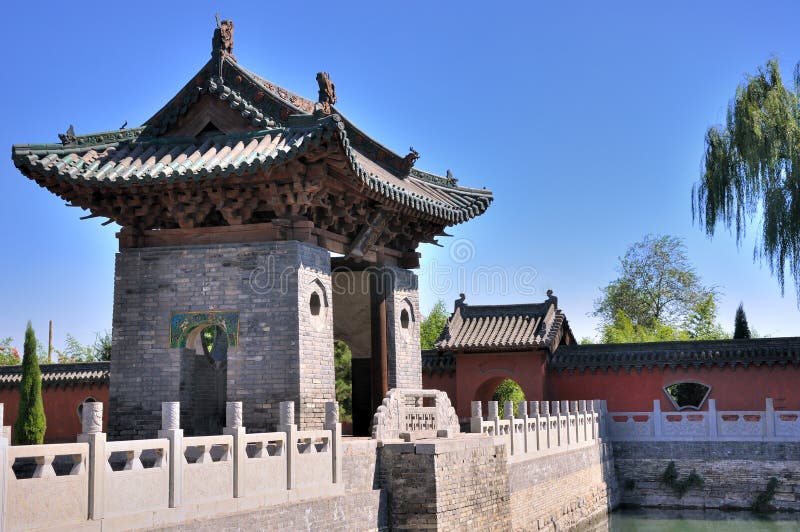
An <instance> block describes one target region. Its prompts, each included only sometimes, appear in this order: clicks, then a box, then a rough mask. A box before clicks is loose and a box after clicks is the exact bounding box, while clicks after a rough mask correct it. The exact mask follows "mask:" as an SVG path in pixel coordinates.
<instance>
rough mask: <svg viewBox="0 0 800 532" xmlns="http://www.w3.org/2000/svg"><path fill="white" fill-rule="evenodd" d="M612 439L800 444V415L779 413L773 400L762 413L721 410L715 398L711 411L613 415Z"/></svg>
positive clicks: (655, 407) (657, 410)
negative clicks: (793, 442) (789, 442)
mask: <svg viewBox="0 0 800 532" xmlns="http://www.w3.org/2000/svg"><path fill="white" fill-rule="evenodd" d="M607 429H608V436H609V438H610V439H612V440H617V441H798V440H800V412H797V411H775V409H774V408H773V402H772V399H769V398H768V399H767V400H766V408H765V409H764V410H758V411H744V410H731V411H721V410H717V407H716V402H715V401H714V399H709V400H708V410H707V411H695V410H692V411H678V412H662V411H661V401H659V400H658V399H656V400H654V401H653V411H652V412H609V413H608V415H607Z"/></svg>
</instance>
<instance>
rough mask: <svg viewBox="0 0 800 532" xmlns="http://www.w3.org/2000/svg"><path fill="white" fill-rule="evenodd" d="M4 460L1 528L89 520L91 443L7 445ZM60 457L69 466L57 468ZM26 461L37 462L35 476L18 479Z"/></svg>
mask: <svg viewBox="0 0 800 532" xmlns="http://www.w3.org/2000/svg"><path fill="white" fill-rule="evenodd" d="M0 459H2V460H3V469H2V474H0V477H2V478H0V480H2V482H3V485H2V488H3V489H2V492H0V493H2V494H4V495H5V498H4V500H3V501H2V505H1V506H0V508H2V515H0V529H2V530H19V529H22V528H25V529H36V528H50V527H59V526H66V525H69V524H77V523H81V522H83V521H86V519H87V516H88V515H89V471H88V462H89V445H88V444H86V443H63V444H51V445H24V446H14V447H8V446H6V447H2V448H0ZM56 459H61V461H62V464H63V463H64V462H66V467H59V468H58V470H56V468H55V467H54V461H55V460H56ZM31 462H32V464H31ZM26 463H27V465H33V475H32V477H31V478H17V475H16V472H15V469H17V468H18V467H19V466H24V465H26ZM15 465H16V466H17V467H14V466H15ZM45 501H46V504H45ZM43 510H45V511H43ZM48 510H49V511H48Z"/></svg>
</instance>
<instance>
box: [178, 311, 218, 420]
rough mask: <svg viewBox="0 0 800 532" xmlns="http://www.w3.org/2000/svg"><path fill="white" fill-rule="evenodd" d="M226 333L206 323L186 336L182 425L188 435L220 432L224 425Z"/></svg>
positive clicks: (183, 356) (182, 387)
mask: <svg viewBox="0 0 800 532" xmlns="http://www.w3.org/2000/svg"><path fill="white" fill-rule="evenodd" d="M228 347H229V340H228V334H227V331H226V330H225V328H224V326H223V325H221V324H219V323H205V324H201V325H198V326H197V327H195V328H194V329H193V330H192V331H191V332H190V333H189V335H188V337H187V340H186V349H184V350H183V355H182V357H181V425H182V426H183V427H185V430H186V433H187V435H196V436H202V435H211V434H220V433H221V432H222V429H223V427H224V426H225V401H226V400H227V380H228V379H227V377H228V371H227V369H228Z"/></svg>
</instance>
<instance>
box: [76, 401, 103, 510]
mask: <svg viewBox="0 0 800 532" xmlns="http://www.w3.org/2000/svg"><path fill="white" fill-rule="evenodd" d="M81 426H82V428H81V433H80V434H78V442H79V443H88V444H89V457H88V458H89V459H88V462H89V463H88V477H89V519H93V520H98V519H102V518H103V508H104V506H105V472H106V467H107V466H108V463H107V462H106V435H105V433H104V432H103V403H101V402H99V401H98V402H91V403H83V406H82V410H81Z"/></svg>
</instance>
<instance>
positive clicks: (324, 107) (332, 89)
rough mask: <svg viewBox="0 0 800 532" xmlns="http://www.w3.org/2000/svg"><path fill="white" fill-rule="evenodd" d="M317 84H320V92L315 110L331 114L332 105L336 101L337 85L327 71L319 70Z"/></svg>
mask: <svg viewBox="0 0 800 532" xmlns="http://www.w3.org/2000/svg"><path fill="white" fill-rule="evenodd" d="M317 85H319V93H318V98H317V105H315V106H314V110H315V111H320V112H321V113H322V114H326V115H329V114H331V106H332V105H333V104H335V103H336V86H335V85H334V84H333V81H332V80H331V76H330V74H328V73H327V72H317Z"/></svg>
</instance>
